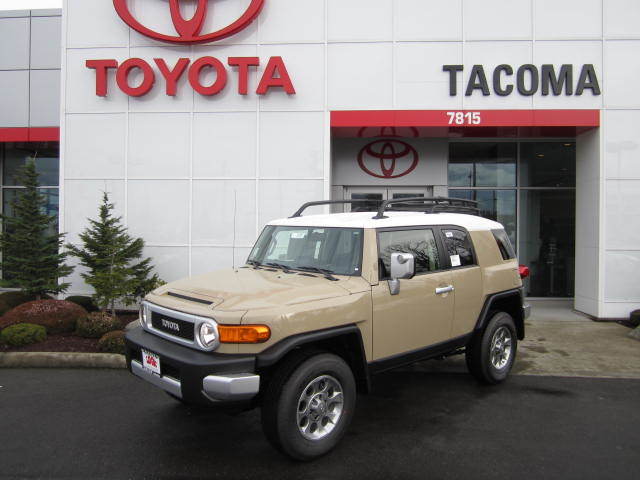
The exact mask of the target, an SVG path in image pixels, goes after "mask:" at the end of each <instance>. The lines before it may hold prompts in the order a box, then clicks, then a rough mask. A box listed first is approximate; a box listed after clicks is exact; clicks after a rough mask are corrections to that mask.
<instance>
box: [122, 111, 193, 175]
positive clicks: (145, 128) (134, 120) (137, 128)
mask: <svg viewBox="0 0 640 480" xmlns="http://www.w3.org/2000/svg"><path fill="white" fill-rule="evenodd" d="M190 121H191V115H190V114H188V113H158V114H151V113H130V114H129V155H128V157H127V158H128V160H127V163H128V166H127V176H128V177H129V178H184V177H188V176H189V162H190V156H189V152H190V150H191V148H190V142H191V123H190Z"/></svg>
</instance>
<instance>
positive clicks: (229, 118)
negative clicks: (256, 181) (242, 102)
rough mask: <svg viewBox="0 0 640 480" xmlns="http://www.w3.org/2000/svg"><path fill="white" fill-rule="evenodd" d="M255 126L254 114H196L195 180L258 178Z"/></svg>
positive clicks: (194, 125)
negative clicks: (256, 176) (202, 178)
mask: <svg viewBox="0 0 640 480" xmlns="http://www.w3.org/2000/svg"><path fill="white" fill-rule="evenodd" d="M256 123H257V117H256V114H255V113H254V112H224V113H196V114H194V116H193V176H194V178H198V177H253V176H255V173H256V135H257V130H256V128H257V127H256Z"/></svg>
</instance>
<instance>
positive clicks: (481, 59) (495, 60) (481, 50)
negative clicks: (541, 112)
mask: <svg viewBox="0 0 640 480" xmlns="http://www.w3.org/2000/svg"><path fill="white" fill-rule="evenodd" d="M474 5H475V3H474ZM465 6H466V4H465ZM531 60H532V43H531V42H469V43H465V45H464V64H465V70H464V72H461V73H458V76H460V75H462V76H463V78H464V82H465V83H464V85H463V89H462V90H461V91H460V92H459V95H460V96H463V97H464V99H463V105H464V108H466V109H471V108H487V109H491V108H516V109H517V108H525V109H530V108H532V106H533V97H532V96H524V95H520V94H519V93H518V92H517V89H516V87H515V85H516V69H517V68H518V67H519V66H520V65H524V64H527V63H531ZM503 63H506V64H509V65H511V66H513V67H514V72H513V75H511V76H510V77H507V78H508V79H509V84H512V85H514V91H513V93H511V95H508V96H506V97H500V96H498V95H496V94H495V93H493V92H492V93H491V95H488V96H484V95H483V94H482V92H481V91H480V90H477V89H476V90H474V92H473V94H472V95H471V96H468V97H467V96H465V89H466V88H467V81H468V79H469V75H470V74H471V68H472V67H473V65H476V64H477V65H483V67H484V72H485V75H486V77H487V83H488V84H489V89H491V88H492V75H493V69H494V68H495V67H496V66H498V65H500V64H503ZM443 75H444V74H443ZM527 78H528V76H527ZM511 82H513V83H511ZM506 85H507V80H506V79H505V80H504V82H503V86H504V87H506ZM527 85H528V84H527Z"/></svg>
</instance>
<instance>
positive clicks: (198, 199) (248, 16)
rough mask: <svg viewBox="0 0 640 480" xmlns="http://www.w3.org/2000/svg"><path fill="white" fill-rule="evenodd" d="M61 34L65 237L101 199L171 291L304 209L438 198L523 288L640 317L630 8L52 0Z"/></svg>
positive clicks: (524, 1)
mask: <svg viewBox="0 0 640 480" xmlns="http://www.w3.org/2000/svg"><path fill="white" fill-rule="evenodd" d="M178 4H180V5H181V8H180V9H177V8H176V5H178ZM0 21H1V20H0ZM61 33H62V56H61V58H62V66H61V68H62V74H61V89H60V91H61V97H60V112H61V115H60V164H59V169H60V181H59V184H60V185H59V189H60V202H59V203H60V214H59V224H60V229H61V231H64V232H68V240H69V241H71V242H78V240H79V237H78V234H79V233H80V232H81V231H82V230H83V228H85V227H86V225H87V220H86V219H87V217H94V216H95V215H96V213H97V207H98V203H99V199H100V197H101V192H102V191H108V192H109V193H110V194H111V199H112V200H113V202H114V203H115V204H116V210H117V212H118V213H119V214H120V215H122V216H123V219H124V221H125V222H126V225H127V226H128V228H129V230H130V232H131V233H132V234H133V235H136V236H141V237H143V238H144V240H145V241H146V243H147V247H146V254H147V255H149V256H151V257H153V260H154V263H155V265H156V268H157V271H158V273H159V274H160V275H161V277H162V278H163V279H164V280H166V281H171V280H174V279H178V278H181V277H184V276H188V275H195V274H198V273H203V272H206V271H210V270H214V269H217V268H223V267H229V266H232V265H241V264H242V263H243V262H244V260H245V259H246V257H247V255H248V253H249V250H250V247H251V246H252V244H253V242H254V240H255V239H256V237H257V235H258V234H259V232H260V231H261V229H262V227H263V225H264V224H265V223H266V222H267V221H269V220H271V219H273V218H278V217H284V216H289V215H291V214H292V213H293V212H294V211H295V210H296V209H297V208H298V207H299V206H300V204H302V203H303V202H305V201H310V200H318V199H328V198H333V199H350V198H359V199H369V200H371V201H378V200H381V199H385V198H394V197H401V196H414V195H424V196H432V195H448V196H457V197H463V198H471V199H475V200H477V201H479V203H480V207H481V209H482V211H483V214H484V215H486V216H489V217H492V218H495V219H497V220H498V221H501V222H502V223H503V224H505V226H506V228H507V230H508V232H509V234H510V235H511V238H512V241H513V242H514V244H515V246H516V247H517V249H518V254H519V257H520V261H521V263H524V264H527V265H529V266H530V267H531V269H532V277H531V279H530V280H529V281H528V284H527V294H528V295H529V296H532V297H564V298H574V306H575V308H576V309H577V310H579V311H582V312H585V313H587V314H589V315H592V316H594V317H598V318H621V317H626V316H628V314H629V312H630V311H631V310H633V309H636V308H640V141H639V140H638V138H639V134H640V88H638V87H637V85H636V83H637V79H638V78H639V77H640V2H637V1H635V0H563V1H561V2H558V1H551V0H511V1H504V0H483V1H475V0H199V1H196V0H191V1H183V2H173V1H171V2H170V1H168V0H115V1H112V0H65V2H64V6H63V9H62V26H61ZM1 73H2V72H0V74H1ZM1 78H2V77H1V76H0V79H1ZM2 126H3V125H0V128H1V127H2ZM27 126H28V125H27ZM345 208H349V207H348V206H347V207H345ZM80 273H81V270H80V269H79V268H78V269H76V272H75V274H74V276H73V279H72V280H73V287H72V290H73V291H74V292H77V293H80V292H85V291H87V287H86V286H85V285H84V284H83V282H82V280H81V278H80Z"/></svg>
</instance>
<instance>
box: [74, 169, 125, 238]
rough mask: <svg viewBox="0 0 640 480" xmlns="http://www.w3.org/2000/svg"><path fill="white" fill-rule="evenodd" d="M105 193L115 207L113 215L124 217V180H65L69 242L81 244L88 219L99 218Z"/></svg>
mask: <svg viewBox="0 0 640 480" xmlns="http://www.w3.org/2000/svg"><path fill="white" fill-rule="evenodd" d="M103 192H107V193H108V194H109V201H110V202H111V203H113V205H114V209H113V215H114V216H122V215H124V210H125V208H124V207H125V199H124V180H69V179H67V180H65V183H64V191H63V192H62V194H63V195H64V202H65V216H64V231H65V232H69V233H68V234H67V237H66V240H67V241H68V242H70V243H74V244H79V243H80V237H79V234H80V233H81V232H82V231H83V230H84V229H85V228H87V227H88V226H89V222H88V219H89V218H91V219H96V218H98V207H99V206H100V205H101V203H102V194H103Z"/></svg>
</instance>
